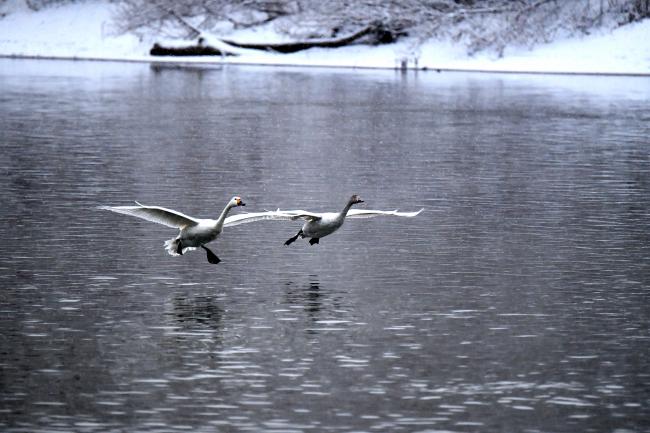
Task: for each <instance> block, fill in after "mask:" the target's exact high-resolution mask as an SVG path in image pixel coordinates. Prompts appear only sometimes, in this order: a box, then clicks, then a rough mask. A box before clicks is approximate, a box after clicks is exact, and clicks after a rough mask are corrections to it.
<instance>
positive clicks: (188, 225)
mask: <svg viewBox="0 0 650 433" xmlns="http://www.w3.org/2000/svg"><path fill="white" fill-rule="evenodd" d="M136 204H137V206H100V207H99V208H100V209H103V210H109V211H112V212H117V213H120V214H125V215H131V216H134V217H137V218H142V219H144V220H147V221H151V222H155V223H158V224H163V225H166V226H167V227H174V228H177V229H180V233H179V234H178V236H176V237H175V238H172V239H169V240H167V241H165V249H166V250H167V252H168V253H169V254H170V255H172V256H178V255H181V256H182V255H183V254H184V253H185V252H187V251H191V250H194V249H196V248H198V247H201V248H203V249H204V250H205V252H206V253H207V256H208V262H210V263H212V264H215V265H216V264H217V263H219V262H220V261H221V260H220V259H219V257H217V256H216V255H215V254H214V253H213V252H212V251H211V250H210V249H209V248H208V247H206V246H205V244H207V243H209V242H212V241H213V240H215V239H216V238H217V236H219V234H221V231H222V230H223V228H224V227H229V226H235V225H239V224H244V223H249V222H253V221H260V220H268V219H289V218H288V216H285V215H281V213H280V212H279V211H266V212H252V213H244V214H238V215H233V216H230V217H229V216H228V212H230V209H232V208H234V207H237V206H246V204H245V203H244V202H243V201H242V199H241V197H233V198H232V199H231V200H230V201H229V202H228V204H227V205H226V207H225V208H224V209H223V211H222V212H221V215H220V216H219V218H217V219H216V220H214V219H202V218H193V217H191V216H188V215H185V214H182V213H180V212H178V211H175V210H172V209H167V208H164V207H159V206H145V205H143V204H140V203H138V202H137V201H136Z"/></svg>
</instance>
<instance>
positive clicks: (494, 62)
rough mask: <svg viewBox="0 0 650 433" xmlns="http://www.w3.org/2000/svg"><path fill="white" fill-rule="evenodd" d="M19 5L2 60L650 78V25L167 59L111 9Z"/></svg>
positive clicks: (3, 39) (246, 35) (7, 8)
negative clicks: (528, 39) (503, 46)
mask: <svg viewBox="0 0 650 433" xmlns="http://www.w3.org/2000/svg"><path fill="white" fill-rule="evenodd" d="M21 4H22V2H21V1H19V0H10V1H8V2H5V3H4V4H3V5H2V6H1V7H0V13H3V14H6V15H5V16H4V17H3V18H0V56H4V57H45V58H67V59H70V58H75V59H96V60H128V61H156V62H182V63H215V62H217V63H221V62H228V63H239V64H263V65H300V66H328V67H353V68H394V67H396V66H397V65H399V64H401V62H402V61H407V62H408V65H409V67H415V66H416V65H417V67H418V68H427V69H434V70H438V69H439V70H464V71H501V72H539V73H573V74H631V75H650V43H648V42H647V41H648V40H649V39H650V20H645V21H642V22H638V23H634V24H630V25H627V26H624V27H620V28H618V29H616V30H614V31H613V32H603V33H600V34H592V35H589V36H585V37H583V38H580V39H567V40H560V41H556V42H554V43H551V44H548V45H544V46H539V47H536V48H535V49H533V50H526V49H523V48H520V49H514V48H511V49H508V50H506V52H505V54H504V56H503V57H502V58H496V56H495V55H493V54H489V53H481V54H477V55H474V56H471V57H470V56H468V55H466V54H465V50H464V48H463V47H461V46H458V45H455V44H453V43H451V42H448V41H430V42H427V43H425V44H423V45H417V46H416V44H415V43H414V42H413V41H409V40H404V41H400V42H398V43H395V44H391V45H383V46H375V47H369V46H362V45H353V46H348V47H344V48H337V49H315V48H314V49H310V50H306V51H301V52H298V53H294V54H274V53H267V52H260V51H254V50H238V52H239V53H240V55H239V56H237V57H228V58H223V59H222V58H206V57H183V58H164V57H152V56H150V55H149V54H148V52H149V49H150V48H151V46H152V45H153V43H154V42H166V41H161V40H160V39H159V38H157V37H153V36H140V37H138V36H136V35H132V34H129V35H117V34H115V31H114V29H113V26H112V17H113V13H114V8H115V5H114V4H109V3H107V2H105V1H101V0H98V1H96V2H85V3H81V4H68V5H62V6H54V7H50V8H45V9H42V10H40V11H38V12H34V11H31V10H29V9H28V8H27V7H25V6H24V5H23V6H21ZM228 37H229V38H230V39H235V40H237V39H239V40H248V41H252V40H256V39H257V40H264V41H268V40H269V38H271V37H275V38H277V36H276V35H272V34H270V33H269V31H268V30H258V31H254V30H246V31H243V32H240V33H234V34H230V35H228ZM167 42H171V41H167ZM175 43H178V41H175ZM188 43H189V42H188ZM416 62H417V63H416Z"/></svg>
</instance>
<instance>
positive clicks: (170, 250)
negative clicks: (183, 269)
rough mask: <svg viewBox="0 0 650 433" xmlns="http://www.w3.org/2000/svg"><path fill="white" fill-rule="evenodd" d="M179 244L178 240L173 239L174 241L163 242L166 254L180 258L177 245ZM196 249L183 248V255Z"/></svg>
mask: <svg viewBox="0 0 650 433" xmlns="http://www.w3.org/2000/svg"><path fill="white" fill-rule="evenodd" d="M179 242H180V239H178V238H174V239H169V240H166V241H165V249H166V250H167V254H169V255H170V256H180V254H178V243H179ZM195 249H196V248H194V247H185V248H183V254H185V253H186V252H188V251H194V250H195Z"/></svg>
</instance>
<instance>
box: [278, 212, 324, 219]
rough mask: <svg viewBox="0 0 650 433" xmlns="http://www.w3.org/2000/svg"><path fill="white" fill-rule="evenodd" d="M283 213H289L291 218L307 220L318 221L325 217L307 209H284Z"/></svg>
mask: <svg viewBox="0 0 650 433" xmlns="http://www.w3.org/2000/svg"><path fill="white" fill-rule="evenodd" d="M282 213H285V214H287V215H289V219H291V220H299V219H304V220H307V221H318V220H320V219H322V218H323V216H322V215H321V214H317V213H314V212H309V211H306V210H283V211H282Z"/></svg>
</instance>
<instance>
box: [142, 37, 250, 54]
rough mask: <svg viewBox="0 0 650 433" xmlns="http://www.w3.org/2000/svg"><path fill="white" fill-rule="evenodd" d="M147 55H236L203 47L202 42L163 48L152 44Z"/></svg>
mask: <svg viewBox="0 0 650 433" xmlns="http://www.w3.org/2000/svg"><path fill="white" fill-rule="evenodd" d="M149 54H151V55H152V56H236V55H237V54H235V53H231V52H228V51H222V50H219V49H217V48H215V47H211V46H210V45H204V44H203V42H202V40H201V39H199V42H198V43H197V44H196V45H188V46H185V47H164V46H162V45H160V44H158V43H155V44H153V47H151V50H149Z"/></svg>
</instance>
